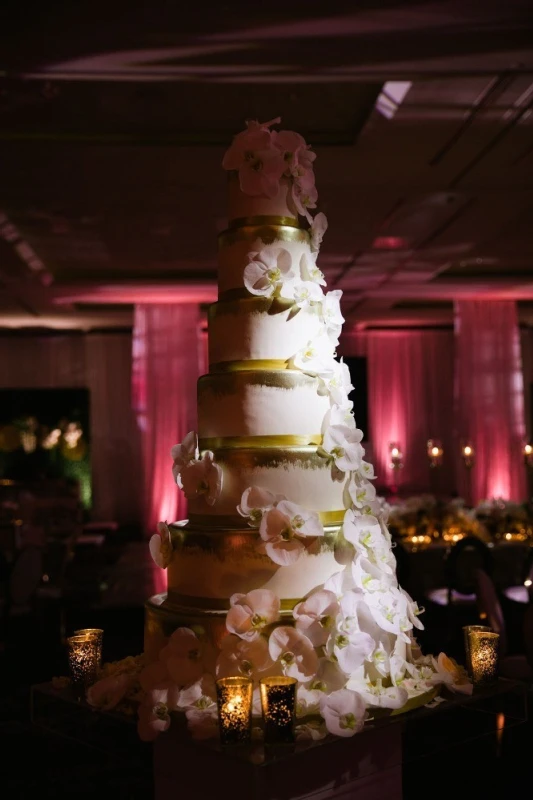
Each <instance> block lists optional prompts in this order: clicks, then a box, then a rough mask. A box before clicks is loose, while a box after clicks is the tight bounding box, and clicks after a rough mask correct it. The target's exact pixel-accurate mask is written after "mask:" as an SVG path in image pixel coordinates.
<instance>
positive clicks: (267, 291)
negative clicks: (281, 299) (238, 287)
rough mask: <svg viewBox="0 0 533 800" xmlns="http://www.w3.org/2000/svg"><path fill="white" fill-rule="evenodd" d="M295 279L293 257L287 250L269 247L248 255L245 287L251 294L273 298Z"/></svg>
mask: <svg viewBox="0 0 533 800" xmlns="http://www.w3.org/2000/svg"><path fill="white" fill-rule="evenodd" d="M294 277H295V275H294V271H293V269H292V256H291V254H290V253H289V251H288V250H285V248H283V247H275V246H274V245H267V246H266V247H264V248H263V249H262V250H261V251H260V252H253V253H248V264H247V265H246V267H245V269H244V285H245V286H246V288H247V289H248V291H249V292H250V293H251V294H255V295H258V296H263V297H273V296H274V294H277V293H279V290H280V288H281V287H282V286H283V284H284V283H285V282H286V281H290V280H291V279H292V278H294Z"/></svg>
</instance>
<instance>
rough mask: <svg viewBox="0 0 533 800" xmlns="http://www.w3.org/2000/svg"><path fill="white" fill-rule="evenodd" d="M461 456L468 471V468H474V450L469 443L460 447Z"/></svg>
mask: <svg viewBox="0 0 533 800" xmlns="http://www.w3.org/2000/svg"><path fill="white" fill-rule="evenodd" d="M461 455H462V457H463V461H464V462H465V467H467V468H468V469H470V467H473V466H474V456H475V453H474V448H473V447H472V445H471V444H470V443H469V442H467V443H466V444H464V445H463V446H462V447H461Z"/></svg>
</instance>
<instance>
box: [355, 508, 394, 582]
mask: <svg viewBox="0 0 533 800" xmlns="http://www.w3.org/2000/svg"><path fill="white" fill-rule="evenodd" d="M342 530H343V533H344V537H345V538H346V539H347V540H348V541H349V542H351V544H353V546H354V547H355V550H356V553H357V554H359V555H363V556H364V557H365V558H368V560H369V561H370V562H371V563H372V564H375V565H376V566H378V567H379V568H380V569H381V570H382V571H383V572H386V573H388V574H389V575H393V574H394V571H395V566H396V562H395V559H394V556H393V555H392V552H391V549H390V546H389V544H388V542H387V541H386V540H385V538H384V536H383V532H382V530H381V525H380V524H379V520H377V519H376V517H374V516H372V515H370V514H357V513H356V512H355V511H354V510H353V509H351V508H349V509H348V510H347V511H346V513H345V515H344V522H343V526H342Z"/></svg>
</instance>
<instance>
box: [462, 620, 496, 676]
mask: <svg viewBox="0 0 533 800" xmlns="http://www.w3.org/2000/svg"><path fill="white" fill-rule="evenodd" d="M472 631H486V632H489V631H492V628H489V627H488V626H487V625H463V636H464V645H465V659H466V661H465V664H466V667H467V670H468V669H469V667H468V665H469V663H470V638H469V637H470V633H471V632H472Z"/></svg>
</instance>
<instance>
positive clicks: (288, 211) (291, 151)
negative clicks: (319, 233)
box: [222, 117, 318, 224]
mask: <svg viewBox="0 0 533 800" xmlns="http://www.w3.org/2000/svg"><path fill="white" fill-rule="evenodd" d="M280 122H281V120H280V118H279V117H277V118H276V119H273V120H270V122H257V120H248V121H247V122H246V130H244V131H241V133H238V134H237V135H236V136H235V137H234V138H233V142H232V143H231V145H230V147H229V149H228V150H227V151H226V154H225V155H224V158H223V161H222V166H223V167H224V169H225V170H228V172H229V176H230V181H229V214H228V216H229V220H230V223H231V222H232V221H233V220H236V219H241V218H246V217H252V216H276V217H285V218H287V217H289V218H292V219H297V218H298V216H302V217H305V218H306V220H307V222H308V223H309V224H311V223H312V221H313V217H312V216H311V213H310V211H311V209H315V208H316V204H317V198H318V193H317V190H316V186H315V174H314V171H313V162H314V160H315V158H316V154H315V153H314V152H313V151H312V150H311V147H310V145H308V144H307V143H306V141H305V139H304V138H303V136H300V134H299V133H295V132H294V131H283V130H282V131H277V130H272V126H273V125H279V123H280Z"/></svg>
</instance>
